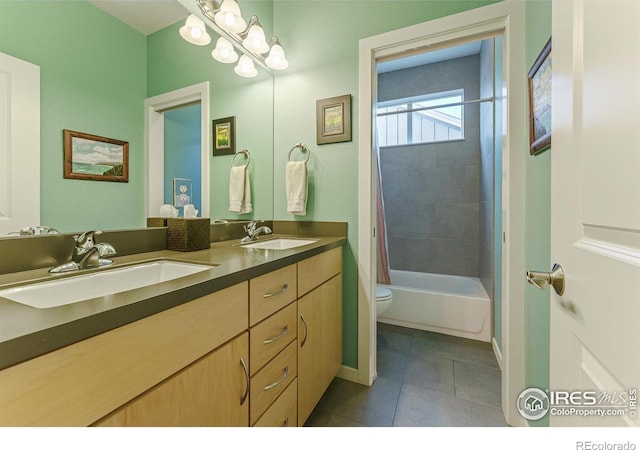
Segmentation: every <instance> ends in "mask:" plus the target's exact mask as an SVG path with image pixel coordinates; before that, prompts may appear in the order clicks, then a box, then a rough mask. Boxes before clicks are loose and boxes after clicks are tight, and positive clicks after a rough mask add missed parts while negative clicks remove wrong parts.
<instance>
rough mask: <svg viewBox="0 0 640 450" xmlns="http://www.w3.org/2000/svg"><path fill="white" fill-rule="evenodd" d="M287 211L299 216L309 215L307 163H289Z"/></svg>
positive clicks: (287, 173)
mask: <svg viewBox="0 0 640 450" xmlns="http://www.w3.org/2000/svg"><path fill="white" fill-rule="evenodd" d="M285 175H286V189H287V211H288V212H290V213H293V214H295V215H298V216H304V215H305V214H307V193H308V182H307V162H306V161H289V162H287V167H286V174H285Z"/></svg>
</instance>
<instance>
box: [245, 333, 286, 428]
mask: <svg viewBox="0 0 640 450" xmlns="http://www.w3.org/2000/svg"><path fill="white" fill-rule="evenodd" d="M297 355H298V341H293V342H292V343H290V344H289V345H288V346H287V348H285V349H284V350H282V352H280V353H279V354H278V355H277V356H276V357H275V358H273V359H272V360H271V361H270V362H269V363H268V364H267V365H266V366H264V368H263V369H262V370H260V371H259V372H258V373H257V374H256V375H255V376H254V377H252V378H251V391H250V392H251V393H250V398H251V401H250V406H249V410H250V417H251V424H254V423H255V422H256V421H257V420H258V419H259V418H260V416H262V414H263V413H264V412H265V411H266V410H267V408H269V406H270V405H271V403H273V401H274V400H275V399H276V398H278V396H279V395H280V394H281V393H282V392H283V391H284V390H285V389H286V388H287V386H289V384H291V381H292V380H293V379H294V378H295V377H296V376H297V375H298V357H297Z"/></svg>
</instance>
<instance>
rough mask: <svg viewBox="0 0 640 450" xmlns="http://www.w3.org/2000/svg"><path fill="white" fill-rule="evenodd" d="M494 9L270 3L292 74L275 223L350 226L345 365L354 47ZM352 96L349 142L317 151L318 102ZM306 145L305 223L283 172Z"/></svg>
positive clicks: (351, 296)
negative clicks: (293, 210) (294, 150)
mask: <svg viewBox="0 0 640 450" xmlns="http://www.w3.org/2000/svg"><path fill="white" fill-rule="evenodd" d="M489 3H494V2H493V1H432V0H426V1H322V2H316V1H300V0H277V1H275V2H274V14H273V17H274V29H275V31H276V34H277V35H278V37H279V38H280V41H281V42H282V45H283V47H284V48H285V51H286V52H287V58H288V59H289V61H290V67H289V69H288V70H287V71H285V72H284V73H282V74H278V76H277V77H276V79H275V127H274V141H275V146H274V148H275V151H274V218H275V219H278V220H318V221H334V220H335V221H346V222H348V239H349V242H348V244H347V247H346V249H345V257H344V287H343V292H344V319H343V323H344V331H343V333H344V340H343V355H344V356H343V362H344V364H345V365H347V366H351V367H357V362H358V307H357V298H358V266H357V264H358V263H357V252H358V248H357V243H358V136H357V123H358V116H359V114H360V112H359V111H358V45H359V40H360V39H362V38H365V37H369V36H373V35H377V34H380V33H384V32H386V31H390V30H393V29H397V28H402V27H405V26H409V25H413V24H416V23H420V22H425V21H428V20H432V19H435V18H439V17H443V16H447V15H450V14H454V13H458V12H461V11H465V10H468V9H472V8H476V7H480V6H483V5H486V4H489ZM343 94H351V95H352V104H351V108H352V109H351V111H352V124H353V127H354V128H353V131H354V133H353V136H354V137H353V140H352V141H351V142H346V143H337V144H328V145H327V144H325V145H321V146H318V145H316V131H315V126H316V125H315V123H316V122H315V116H316V113H315V108H316V100H318V99H322V98H327V97H334V96H338V95H343ZM297 142H303V143H305V144H307V145H308V146H309V148H310V150H311V160H310V161H309V164H308V167H309V173H310V175H309V183H310V186H309V197H308V204H307V211H308V213H307V215H306V216H304V217H297V216H293V215H292V214H288V213H287V210H286V201H285V200H286V199H285V186H284V179H285V177H284V167H285V163H286V161H287V156H288V153H289V150H290V149H291V147H292V146H293V145H294V144H295V143H297Z"/></svg>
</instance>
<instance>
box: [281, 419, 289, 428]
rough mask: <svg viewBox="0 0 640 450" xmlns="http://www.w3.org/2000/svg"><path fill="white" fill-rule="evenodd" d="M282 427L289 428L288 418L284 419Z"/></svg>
mask: <svg viewBox="0 0 640 450" xmlns="http://www.w3.org/2000/svg"><path fill="white" fill-rule="evenodd" d="M282 426H283V427H288V426H289V418H288V417H287V418H286V419H284V425H282Z"/></svg>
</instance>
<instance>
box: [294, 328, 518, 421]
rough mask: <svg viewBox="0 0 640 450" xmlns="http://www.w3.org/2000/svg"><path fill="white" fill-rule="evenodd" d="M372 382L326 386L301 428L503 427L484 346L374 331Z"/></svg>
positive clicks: (495, 370) (494, 371)
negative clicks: (374, 371) (375, 348)
mask: <svg viewBox="0 0 640 450" xmlns="http://www.w3.org/2000/svg"><path fill="white" fill-rule="evenodd" d="M377 356H378V378H377V379H376V381H375V382H374V384H373V386H371V387H367V386H363V385H361V384H357V383H352V382H349V381H345V380H342V379H339V378H336V379H334V380H333V382H332V383H331V385H330V386H329V388H328V389H327V392H326V393H325V394H324V396H323V397H322V399H321V400H320V402H319V403H318V405H317V406H316V408H315V410H314V411H313V413H312V414H311V416H310V417H309V419H308V420H307V422H306V424H305V426H312V427H392V426H393V427H505V426H507V424H506V422H505V420H504V416H503V414H502V409H501V408H500V369H499V367H498V363H497V362H496V358H495V356H494V354H493V350H492V348H491V344H489V343H486V342H479V341H474V340H470V339H463V338H458V337H453V336H447V335H443V334H438V333H431V332H428V331H421V330H413V329H410V328H403V327H398V326H394V325H387V324H382V323H378V355H377Z"/></svg>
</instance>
